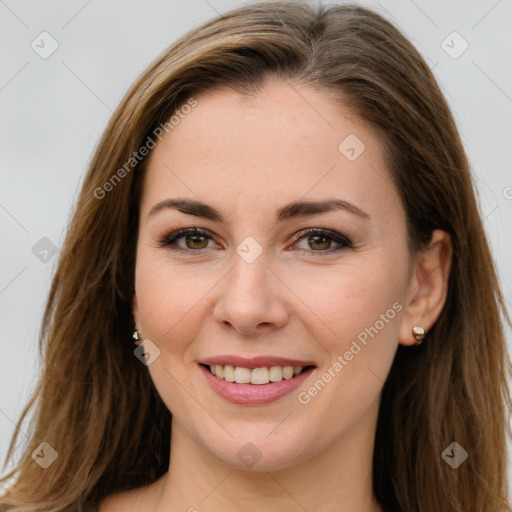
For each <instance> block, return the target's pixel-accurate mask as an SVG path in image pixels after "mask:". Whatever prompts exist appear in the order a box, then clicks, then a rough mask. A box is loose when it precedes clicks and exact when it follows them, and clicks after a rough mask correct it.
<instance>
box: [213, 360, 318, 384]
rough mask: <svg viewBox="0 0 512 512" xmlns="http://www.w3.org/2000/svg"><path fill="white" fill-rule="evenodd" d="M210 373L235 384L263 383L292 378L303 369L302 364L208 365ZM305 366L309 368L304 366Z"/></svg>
mask: <svg viewBox="0 0 512 512" xmlns="http://www.w3.org/2000/svg"><path fill="white" fill-rule="evenodd" d="M208 368H209V369H210V373H211V374H212V375H215V376H216V377H217V378H219V379H224V380H225V381H226V382H236V383H237V384H257V385H263V384H268V383H269V382H280V381H282V380H283V379H285V380H289V379H293V378H294V377H295V376H297V375H300V374H301V373H302V372H303V371H304V369H305V368H304V367H302V366H295V367H294V366H270V367H265V366H264V367H261V368H252V369H251V368H244V367H243V366H233V365H230V364H227V365H220V364H217V365H209V366H208ZM306 368H309V366H308V367H306Z"/></svg>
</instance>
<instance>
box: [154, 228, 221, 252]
mask: <svg viewBox="0 0 512 512" xmlns="http://www.w3.org/2000/svg"><path fill="white" fill-rule="evenodd" d="M181 239H183V241H184V245H181V244H179V243H177V242H178V240H181ZM210 240H212V241H213V240H214V238H213V237H212V236H211V235H210V233H209V232H208V231H206V230H204V229H199V228H196V227H193V228H185V229H178V230H177V231H174V232H173V233H170V234H169V235H167V236H166V237H165V238H163V239H162V240H160V242H159V246H160V247H169V248H170V249H172V250H173V251H178V252H188V253H191V254H199V253H200V252H204V251H203V249H207V248H208V242H209V241H210Z"/></svg>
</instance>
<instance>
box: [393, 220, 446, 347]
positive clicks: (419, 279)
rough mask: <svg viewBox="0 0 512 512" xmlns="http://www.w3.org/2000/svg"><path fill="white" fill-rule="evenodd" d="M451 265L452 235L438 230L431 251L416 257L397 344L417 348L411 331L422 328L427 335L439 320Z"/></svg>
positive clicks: (425, 251) (429, 249) (432, 240)
mask: <svg viewBox="0 0 512 512" xmlns="http://www.w3.org/2000/svg"><path fill="white" fill-rule="evenodd" d="M451 264H452V242H451V237H450V234H449V233H447V232H446V231H442V230H440V229H436V230H434V231H433V232H432V237H431V240H430V243H429V245H428V247H427V248H426V249H424V250H422V251H420V252H418V254H417V255H416V257H415V261H414V263H413V269H412V272H411V278H410V281H409V286H408V292H407V297H406V304H405V307H404V310H405V312H404V315H403V316H402V320H401V323H400V330H399V333H398V341H399V343H400V344H402V345H415V344H416V338H415V337H414V336H413V334H412V328H413V327H414V326H415V325H419V326H421V327H423V329H425V332H426V333H428V331H429V330H430V329H431V328H432V326H433V325H434V324H435V322H436V320H437V319H438V317H439V315H440V314H441V311H442V309H443V306H444V304H445V301H446V295H447V293H448V278H449V276H450V268H451Z"/></svg>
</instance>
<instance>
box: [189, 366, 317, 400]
mask: <svg viewBox="0 0 512 512" xmlns="http://www.w3.org/2000/svg"><path fill="white" fill-rule="evenodd" d="M256 359H259V358H256ZM219 360H221V359H220V358H215V361H219ZM272 360H273V361H276V358H272ZM230 361H233V358H231V359H230ZM245 361H246V362H245V363H244V364H247V360H245ZM251 361H254V360H251ZM281 361H285V360H284V359H282V360H281ZM290 362H293V361H291V360H290ZM205 364H206V363H205ZM211 364H230V363H211ZM238 366H243V365H242V364H240V365H238ZM262 366H267V365H266V364H264V365H260V366H252V367H249V366H246V368H261V367H262ZM269 366H281V364H274V365H272V364H271V365H269ZM284 366H302V364H296V365H292V364H285V365H284ZM304 366H308V365H304ZM199 368H200V369H201V371H202V372H203V375H204V376H205V378H206V381H207V382H208V384H209V385H210V387H211V388H212V389H213V391H215V392H216V393H217V394H218V395H219V396H220V397H221V398H223V399H224V400H227V401H228V402H231V403H233V404H237V405H265V404H270V403H272V402H274V401H276V400H279V399H280V398H282V397H284V396H286V395H288V394H290V393H291V392H292V391H294V390H295V389H297V388H298V387H299V386H300V385H301V384H302V383H303V382H304V381H305V380H306V379H307V378H308V377H309V376H310V375H311V374H312V373H313V372H314V371H315V369H316V367H310V368H308V369H307V370H304V371H303V372H302V373H300V374H299V375H297V376H296V377H293V378H292V379H283V380H281V381H279V382H269V383H268V384H237V383H235V382H227V381H226V380H224V379H219V378H218V377H215V375H212V374H211V373H210V370H209V369H208V368H207V367H206V366H204V365H203V364H200V365H199Z"/></svg>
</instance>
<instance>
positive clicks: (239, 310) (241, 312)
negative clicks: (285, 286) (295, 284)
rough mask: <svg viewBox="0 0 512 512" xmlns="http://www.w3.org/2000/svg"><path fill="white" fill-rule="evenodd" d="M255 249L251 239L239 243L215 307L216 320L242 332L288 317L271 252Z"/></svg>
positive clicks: (281, 320) (276, 323)
mask: <svg viewBox="0 0 512 512" xmlns="http://www.w3.org/2000/svg"><path fill="white" fill-rule="evenodd" d="M244 244H247V245H244ZM251 244H252V245H251ZM260 247H261V246H260ZM244 249H245V251H244ZM256 249H257V248H256V246H255V244H254V242H251V241H245V242H242V243H241V244H239V246H238V247H237V254H235V255H234V256H233V267H232V269H231V272H229V273H228V275H227V276H226V281H225V283H224V286H223V287H222V292H221V296H220V297H219V300H218V302H217V304H216V307H215V316H216V319H217V321H220V322H223V323H226V322H228V323H229V324H231V325H232V326H233V327H234V328H235V329H237V330H238V331H240V332H250V331H251V330H252V329H255V328H256V327H257V326H258V325H260V324H275V325H281V324H282V323H283V322H284V321H285V320H286V308H285V305H284V303H283V297H281V294H280V291H279V286H275V277H274V275H273V273H272V271H271V270H270V269H269V268H268V267H269V263H270V262H269V254H268V253H267V252H266V251H263V248H261V251H259V250H258V251H256ZM257 252H259V254H257ZM249 256H250V257H249Z"/></svg>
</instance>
